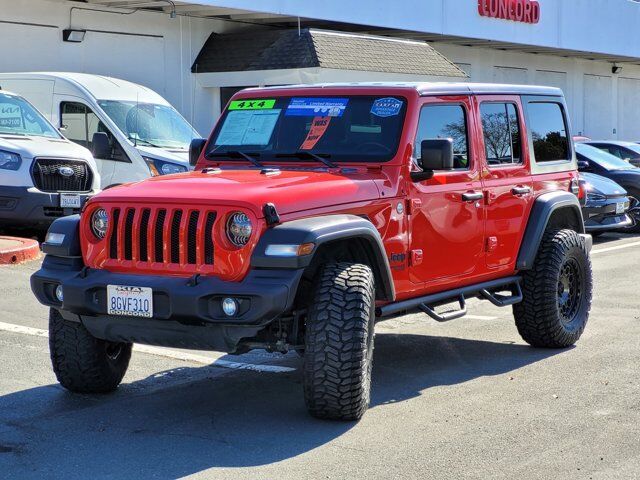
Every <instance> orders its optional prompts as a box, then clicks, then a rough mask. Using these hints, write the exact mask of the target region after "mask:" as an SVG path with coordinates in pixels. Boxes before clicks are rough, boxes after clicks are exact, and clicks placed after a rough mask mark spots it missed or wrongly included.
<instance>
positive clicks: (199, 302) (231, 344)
mask: <svg viewBox="0 0 640 480" xmlns="http://www.w3.org/2000/svg"><path fill="white" fill-rule="evenodd" d="M302 272H303V271H302V270H260V269H253V270H251V271H250V273H249V274H248V276H247V277H246V278H245V279H244V280H243V281H242V282H225V281H222V280H219V279H217V278H213V277H200V278H198V279H197V282H196V281H194V278H191V279H188V278H184V277H164V276H143V275H130V274H116V273H111V272H108V271H106V270H91V269H86V268H84V266H83V265H82V260H81V259H80V258H62V257H54V256H51V255H47V257H45V261H44V262H43V265H42V268H41V269H40V270H38V271H37V272H36V273H34V274H33V276H32V277H31V288H32V290H33V292H34V294H35V295H36V297H37V298H38V300H39V301H40V303H42V304H44V305H47V306H49V307H53V308H55V309H57V310H59V311H60V313H61V314H62V315H63V317H64V318H66V319H67V320H72V321H79V322H81V323H82V324H83V325H84V326H85V327H86V328H87V329H88V330H89V332H90V333H91V334H92V335H93V336H95V337H97V338H101V339H103V340H109V341H118V342H135V343H145V344H149V345H162V346H172V347H180V348H197V349H211V350H219V351H225V352H233V351H235V349H236V348H237V346H238V343H239V342H240V340H242V339H243V338H252V337H254V336H255V335H256V334H257V333H258V332H260V331H261V330H262V329H264V328H265V327H266V326H267V325H268V324H269V323H271V322H272V321H273V320H275V319H276V318H278V317H279V316H281V315H283V314H285V313H287V312H288V311H290V310H291V309H292V307H293V300H294V297H295V294H296V290H297V286H298V283H299V281H300V278H301V277H302ZM57 285H62V289H63V292H64V302H62V303H61V302H59V301H58V300H57V299H56V297H55V288H56V286H57ZM107 285H127V286H137V287H150V288H152V289H153V313H154V317H153V318H152V319H142V318H136V317H121V316H111V315H107ZM225 297H233V298H236V299H238V300H239V303H240V309H239V312H238V314H237V315H236V316H234V317H228V316H226V315H224V313H223V312H222V309H221V300H222V299H223V298H225Z"/></svg>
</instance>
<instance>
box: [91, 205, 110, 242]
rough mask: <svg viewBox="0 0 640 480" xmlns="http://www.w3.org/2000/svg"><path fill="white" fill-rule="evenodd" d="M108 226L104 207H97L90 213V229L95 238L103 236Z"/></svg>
mask: <svg viewBox="0 0 640 480" xmlns="http://www.w3.org/2000/svg"><path fill="white" fill-rule="evenodd" d="M108 227H109V215H107V211H106V210H105V209H104V208H99V209H98V210H96V211H95V212H93V214H92V215H91V231H92V232H93V234H94V235H95V236H96V237H97V238H100V239H102V238H104V236H105V235H106V234H107V228H108Z"/></svg>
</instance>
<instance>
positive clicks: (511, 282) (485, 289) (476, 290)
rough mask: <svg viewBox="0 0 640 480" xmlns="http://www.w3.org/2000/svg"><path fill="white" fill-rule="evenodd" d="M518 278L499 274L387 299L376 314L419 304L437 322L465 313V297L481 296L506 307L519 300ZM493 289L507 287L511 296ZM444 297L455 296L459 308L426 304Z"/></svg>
mask: <svg viewBox="0 0 640 480" xmlns="http://www.w3.org/2000/svg"><path fill="white" fill-rule="evenodd" d="M521 280H522V279H521V278H520V277H516V276H514V277H507V278H501V279H499V280H491V281H489V282H483V283H478V284H476V285H469V286H468V287H461V288H456V289H455V290H448V291H446V292H440V293H433V294H431V295H425V296H424V297H417V298H410V299H409V300H402V301H400V302H394V303H389V304H387V305H383V306H382V307H378V308H376V316H377V317H388V316H391V315H395V314H397V313H400V312H404V311H410V310H415V309H416V308H419V309H420V310H422V311H423V312H424V313H426V314H427V315H429V316H430V317H431V318H433V319H434V320H437V321H439V322H443V321H445V322H446V321H449V320H453V319H456V318H460V317H463V316H464V315H466V313H467V309H466V305H465V298H469V297H480V298H483V299H485V300H489V301H490V302H491V303H493V304H494V305H496V306H498V307H506V306H509V305H514V304H516V303H519V302H521V301H522V289H521V288H520V282H521ZM497 290H511V291H512V293H513V294H512V295H511V296H506V295H498V294H496V293H492V292H495V291H497ZM447 300H450V301H453V300H458V302H459V303H460V310H453V311H451V312H444V313H437V312H436V311H435V310H434V309H433V308H431V307H430V306H429V305H433V304H438V303H442V302H446V301H447Z"/></svg>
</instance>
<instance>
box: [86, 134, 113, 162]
mask: <svg viewBox="0 0 640 480" xmlns="http://www.w3.org/2000/svg"><path fill="white" fill-rule="evenodd" d="M91 153H92V154H93V158H110V157H111V144H110V143H109V136H108V135H107V134H106V133H104V132H96V133H94V134H93V138H92V139H91Z"/></svg>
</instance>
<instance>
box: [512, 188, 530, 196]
mask: <svg viewBox="0 0 640 480" xmlns="http://www.w3.org/2000/svg"><path fill="white" fill-rule="evenodd" d="M511 193H512V194H514V195H516V196H521V195H529V194H530V193H531V189H530V188H529V187H514V188H512V189H511Z"/></svg>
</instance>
